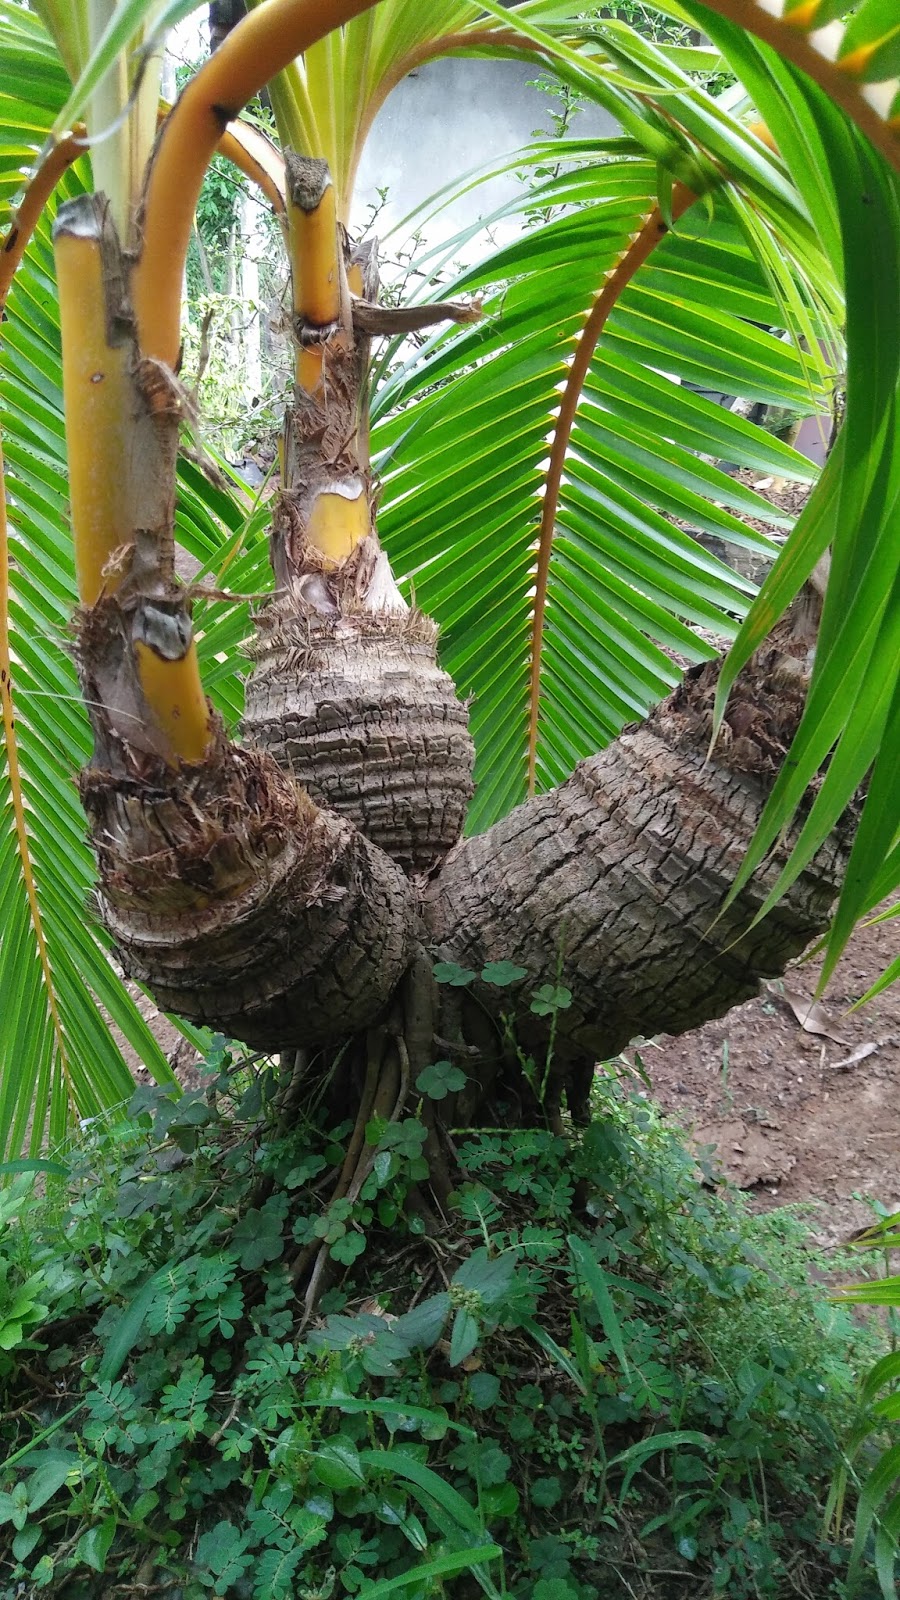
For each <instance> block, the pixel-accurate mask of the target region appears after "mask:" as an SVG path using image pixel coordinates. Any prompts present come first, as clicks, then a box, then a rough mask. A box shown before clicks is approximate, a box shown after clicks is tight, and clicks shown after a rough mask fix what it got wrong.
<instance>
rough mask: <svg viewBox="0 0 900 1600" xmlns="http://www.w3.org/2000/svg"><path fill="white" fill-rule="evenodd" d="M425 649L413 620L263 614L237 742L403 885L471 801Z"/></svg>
mask: <svg viewBox="0 0 900 1600" xmlns="http://www.w3.org/2000/svg"><path fill="white" fill-rule="evenodd" d="M327 582H328V580H327V578H326V577H325V576H324V575H323V577H322V585H323V590H324V588H325V585H326V584H327ZM436 641H437V629H436V628H435V626H434V624H433V623H432V622H431V621H430V620H429V619H428V618H427V617H424V616H423V615H422V614H421V613H420V612H416V611H388V610H381V611H374V612H372V611H369V610H364V609H361V608H359V607H355V608H353V609H344V610H342V609H340V606H339V603H338V601H337V600H336V601H335V606H334V614H333V615H332V616H331V617H329V616H327V615H323V614H322V611H321V610H319V611H316V610H313V609H312V608H310V609H309V610H307V612H306V614H305V615H304V614H303V612H302V611H300V610H298V609H297V608H296V607H291V608H290V609H289V610H287V611H285V610H283V609H282V608H280V607H278V606H274V607H272V608H270V609H269V610H268V611H266V612H263V613H262V615H261V616H260V617H259V619H258V635H257V641H256V644H255V648H254V655H255V666H254V670H253V672H252V674H251V676H250V678H249V680H248V683H247V696H246V706H245V711H244V720H243V730H244V734H245V737H246V738H248V739H249V740H250V741H252V743H254V744H256V745H258V746H260V747H261V748H263V749H265V750H268V751H269V752H270V754H271V755H273V756H274V758H275V760H276V761H277V762H278V764H279V766H281V767H283V768H284V769H285V770H286V771H288V772H291V773H292V774H293V776H294V777H295V778H296V779H297V781H298V782H299V783H302V784H303V785H304V787H305V788H306V789H307V790H308V791H309V793H310V795H312V797H313V799H315V800H317V801H319V802H320V803H321V804H322V805H327V806H330V807H331V808H332V809H333V810H334V811H336V812H338V814H339V815H341V816H345V817H349V818H350V819H352V821H354V822H355V823H356V825H357V826H358V827H359V828H361V830H362V831H363V833H365V834H366V836H367V838H370V839H372V840H373V841H374V842H375V843H376V844H378V845H379V846H380V847H381V849H382V850H384V851H386V852H387V854H388V855H389V856H391V857H392V858H393V859H394V860H395V861H397V862H398V863H399V864H400V865H401V866H402V867H403V869H404V871H405V872H407V873H409V874H416V873H421V872H426V871H428V870H430V869H431V868H432V867H433V866H434V865H435V863H436V862H437V861H439V860H441V859H442V858H443V856H445V855H446V853H447V851H448V850H449V849H450V848H451V846H452V845H454V844H455V843H456V841H457V839H458V838H459V836H460V834H461V833H462V829H463V823H464V821H465V814H466V807H467V805H468V803H469V799H470V797H471V793H472V765H473V747H472V741H471V738H470V736H469V731H468V717H467V714H466V709H465V706H464V705H463V704H462V703H461V701H460V700H459V699H458V697H457V694H456V690H455V688H454V685H453V682H452V680H451V679H450V678H449V677H448V675H447V673H445V672H442V671H441V669H440V667H439V666H438V664H437V659H436Z"/></svg>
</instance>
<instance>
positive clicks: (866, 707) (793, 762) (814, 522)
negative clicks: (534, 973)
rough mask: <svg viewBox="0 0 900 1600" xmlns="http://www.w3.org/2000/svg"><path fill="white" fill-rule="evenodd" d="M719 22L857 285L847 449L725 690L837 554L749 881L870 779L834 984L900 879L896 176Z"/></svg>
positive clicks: (838, 930)
mask: <svg viewBox="0 0 900 1600" xmlns="http://www.w3.org/2000/svg"><path fill="white" fill-rule="evenodd" d="M711 26H714V27H715V29H716V33H717V37H722V39H723V41H724V42H725V43H726V44H727V48H728V50H729V54H730V55H732V57H733V59H735V61H736V62H737V63H738V69H739V70H740V71H741V74H742V77H744V78H745V81H747V82H748V84H749V85H750V86H751V88H752V92H753V93H754V95H755V96H756V97H757V98H758V100H759V103H760V106H761V107H762V109H763V110H764V112H765V114H766V115H767V117H771V119H772V125H773V129H774V131H775V132H776V134H777V137H778V138H779V140H780V141H783V144H784V147H785V148H786V149H789V150H790V151H791V152H792V155H793V160H794V172H795V175H796V177H797V181H798V184H799V185H800V186H801V188H802V189H803V190H805V191H806V192H807V193H808V194H810V195H812V194H813V193H816V194H821V192H822V190H823V188H824V189H825V190H826V192H827V196H828V201H829V205H828V209H829V211H830V213H831V214H832V215H833V216H834V218H835V222H836V230H835V237H834V239H833V241H832V243H831V249H832V252H833V254H834V256H835V257H836V260H835V267H836V269H837V270H838V271H841V270H842V271H843V274H844V279H845V285H846V297H847V346H848V362H847V408H846V420H845V423H844V427H843V430H842V435H841V439H840V451H838V450H835V452H834V455H833V456H832V459H831V462H830V463H829V467H828V470H827V471H826V473H824V474H823V477H822V481H821V483H820V485H819V488H818V491H817V494H816V495H815V496H814V497H813V500H812V501H811V503H810V505H809V507H808V508H807V511H806V513H805V515H804V516H803V517H802V518H801V519H800V522H799V524H798V527H797V530H796V533H795V535H794V537H793V540H792V541H791V544H790V545H789V546H788V549H787V550H786V551H785V554H784V556H783V557H782V559H781V561H780V562H779V563H778V564H777V566H776V567H775V569H774V570H773V572H772V574H771V577H770V579H769V581H768V583H767V584H766V585H765V587H764V588H763V591H762V593H761V594H760V597H759V601H758V602H757V604H756V605H755V606H754V608H753V610H752V612H751V614H750V616H749V617H748V619H747V624H746V626H745V628H744V630H743V631H742V634H741V636H740V638H739V640H738V642H737V645H736V647H735V650H734V652H733V654H732V658H731V659H730V660H729V662H728V663H727V666H726V671H725V673H724V674H723V681H722V685H721V692H720V697H721V698H724V696H725V694H727V692H728V689H729V687H730V685H731V683H732V682H733V681H734V677H735V676H736V673H737V671H738V670H739V669H740V666H741V665H742V664H743V662H744V661H745V660H746V659H747V656H748V655H749V653H750V652H751V651H752V650H753V649H754V648H755V646H756V643H757V642H758V641H759V640H760V639H761V638H762V637H764V636H765V633H766V632H767V631H768V629H769V628H770V627H771V625H772V622H773V621H774V620H775V618H776V617H777V616H778V615H779V614H780V613H781V611H782V610H783V609H784V607H785V605H786V604H787V603H788V601H789V600H790V599H791V598H792V597H793V595H794V594H795V593H796V592H797V589H798V588H799V585H800V584H801V583H802V582H803V580H804V579H805V578H806V576H807V575H808V574H809V572H810V571H811V569H812V566H813V565H814V563H815V561H816V559H817V558H818V556H819V555H820V554H821V553H822V552H823V551H824V550H825V549H827V548H828V547H829V546H830V548H831V573H830V578H829V582H828V589H827V594H826V598H825V605H824V611H823V616H822V623H821V627H820V630H819V637H818V641H817V648H816V660H815V668H814V672H813V678H812V683H811V685H810V693H809V698H808V702H807V708H806V713H805V716H804V719H803V722H802V723H801V726H800V729H799V731H798V734H797V737H796V739H795V742H794V745H793V746H792V748H791V752H790V757H789V760H788V762H786V764H785V768H784V770H783V772H782V774H781V776H780V778H779V780H778V783H777V784H776V786H775V790H774V792H773V794H772V797H771V800H770V802H769V805H768V807H767V809H766V812H765V814H764V816H763V818H762V822H761V824H760V829H759V832H758V834H757V837H756V839H755V840H754V842H753V845H752V847H751V850H750V852H749V853H748V857H747V860H746V862H745V863H744V866H743V868H742V872H741V876H740V879H739V883H741V882H744V881H745V880H746V878H747V877H748V876H749V875H750V873H751V872H752V871H753V870H754V869H755V867H756V866H757V865H758V863H759V862H760V860H761V859H762V858H763V856H764V854H765V852H766V851H767V849H768V848H769V846H770V844H771V843H772V841H773V840H774V839H775V838H776V837H777V836H778V835H779V834H780V833H781V831H782V830H783V829H784V828H785V827H786V825H787V823H788V822H789V821H790V819H791V817H792V816H793V815H794V814H795V812H796V810H797V808H798V806H799V805H800V804H801V801H802V800H803V797H804V795H805V793H806V791H807V790H808V788H809V786H810V785H811V784H815V785H816V786H817V792H816V796H815V800H814V802H813V804H812V806H811V808H810V810H809V813H808V815H807V817H806V820H805V823H804V826H803V828H802V831H801V834H800V837H799V839H798V842H797V846H796V848H795V850H794V851H793V853H792V855H791V858H790V860H789V861H788V863H787V866H786V867H785V870H784V873H783V874H782V876H781V878H780V879H779V882H778V883H777V885H776V886H775V888H774V890H773V897H774V896H775V895H776V894H781V893H783V891H784V889H785V888H786V886H787V884H788V883H790V882H791V881H793V880H794V879H795V878H796V877H797V876H798V874H799V873H800V872H801V871H802V870H803V867H804V866H805V864H806V862H807V861H808V860H809V859H810V856H811V854H812V853H814V851H815V850H816V849H817V848H818V846H819V845H820V843H821V842H822V840H823V839H824V838H825V837H826V836H827V834H828V833H829V832H830V831H831V829H832V827H833V826H834V825H835V823H836V821H837V819H838V818H839V817H840V816H841V814H842V813H843V812H844V811H845V810H846V808H847V807H848V805H850V803H851V801H853V799H854V796H856V795H857V793H858V791H859V789H860V786H861V785H862V784H863V783H864V781H866V780H867V783H868V795H867V798H866V801H865V805H864V807H863V811H862V816H861V819H860V823H859V827H858V830H857V833H856V838H855V841H854V846H853V851H852V854H851V858H850V863H849V867H848V871H847V875H846V879H845V883H844V888H843V892H842V895H841V900H840V904H839V907H838V911H837V915H836V918H835V923H834V926H833V929H832V933H831V937H830V940H829V945H828V950H827V954H826V959H825V963H824V967H823V973H822V979H821V982H822V984H823V985H824V983H826V982H827V980H828V977H829V976H830V974H831V972H832V971H833V970H834V966H835V964H836V962H837V960H838V958H839V956H840V953H841V951H842V949H843V948H844V946H845V945H846V942H847V939H848V938H849V936H850V934H851V932H852V930H853V927H854V926H855V923H856V921H857V920H858V918H859V917H860V916H861V915H863V914H865V913H866V912H867V911H870V910H871V909H872V908H873V906H874V905H875V904H877V902H878V900H879V899H880V898H881V897H882V896H884V895H885V894H887V893H889V892H890V891H891V890H892V889H893V888H895V887H896V885H897V883H898V882H900V860H898V852H897V849H896V846H897V843H898V830H897V823H896V815H897V811H896V795H895V782H894V774H895V773H896V767H897V760H898V754H900V671H898V662H900V633H898V621H897V619H898V616H900V604H898V601H900V323H898V318H897V306H898V304H900V177H898V175H897V173H896V172H892V171H891V170H890V169H889V167H888V166H887V164H886V162H884V161H883V159H882V158H881V157H880V156H879V155H878V154H877V153H876V152H875V151H873V150H872V148H871V147H870V146H869V145H868V144H867V142H866V140H865V139H864V138H863V137H862V135H860V134H859V133H858V132H857V131H856V130H855V129H854V128H853V127H852V126H851V125H850V124H849V123H848V122H847V120H846V118H845V117H844V116H843V115H842V114H841V113H840V112H839V111H838V110H837V109H836V108H835V107H834V106H833V105H831V104H830V102H829V101H828V100H827V99H826V98H825V96H824V95H823V94H822V93H821V91H820V90H818V89H816V88H815V87H814V86H813V85H811V84H809V83H808V82H806V81H805V80H804V79H803V78H802V77H801V76H800V74H798V73H797V72H796V71H795V70H794V69H793V68H790V67H787V66H785V65H784V64H783V63H782V62H779V61H778V60H777V59H776V58H775V56H774V54H773V52H771V51H770V50H768V49H767V48H766V47H765V46H764V45H761V44H758V43H756V41H753V40H748V39H745V38H744V37H742V36H741V35H740V34H739V33H738V32H737V30H730V29H727V28H725V27H723V25H720V24H719V23H718V22H717V21H716V22H714V23H713V24H711ZM765 909H767V907H764V908H763V911H761V913H760V914H761V915H763V914H764V911H765Z"/></svg>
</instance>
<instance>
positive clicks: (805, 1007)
mask: <svg viewBox="0 0 900 1600" xmlns="http://www.w3.org/2000/svg"><path fill="white" fill-rule="evenodd" d="M769 992H770V994H773V995H775V996H777V998H778V999H779V1000H783V1001H784V1003H785V1005H787V1006H789V1007H790V1009H791V1011H792V1012H793V1013H794V1016H795V1017H796V1018H797V1021H798V1022H799V1024H800V1026H801V1028H802V1029H803V1031H804V1033H816V1034H819V1035H821V1037H822V1038H824V1039H833V1040H834V1042H835V1044H850V1043H851V1041H850V1040H849V1039H848V1038H847V1036H846V1034H843V1033H841V1032H840V1031H839V1028H838V1024H837V1022H836V1021H835V1020H834V1018H833V1017H832V1016H831V1014H830V1013H829V1012H828V1011H827V1010H826V1008H825V1007H824V1006H823V1005H822V1003H821V1001H819V1000H811V999H810V997H809V995H808V994H800V993H799V991H798V990H796V989H789V988H788V987H787V985H786V984H785V985H783V986H782V987H781V988H778V989H775V988H772V987H770V989H769Z"/></svg>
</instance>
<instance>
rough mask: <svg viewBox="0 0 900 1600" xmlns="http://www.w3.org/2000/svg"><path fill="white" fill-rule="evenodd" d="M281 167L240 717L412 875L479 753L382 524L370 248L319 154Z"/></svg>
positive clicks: (459, 805) (251, 734)
mask: <svg viewBox="0 0 900 1600" xmlns="http://www.w3.org/2000/svg"><path fill="white" fill-rule="evenodd" d="M287 168H288V175H289V179H290V207H289V216H290V227H291V243H292V265H293V273H294V285H293V288H294V335H295V342H296V383H295V388H294V397H293V405H292V407H291V409H290V411H289V413H288V416H287V419H286V423H285V435H284V451H283V463H284V470H283V484H282V493H281V497H280V501H279V505H278V509H277V511H276V514H275V517H274V520H273V528H272V540H271V552H272V566H273V569H274V572H275V580H276V585H277V595H276V598H275V601H274V602H273V604H272V605H271V606H270V607H269V608H268V609H267V610H266V611H264V612H263V614H262V616H261V617H260V619H259V632H258V638H257V643H256V648H255V652H254V654H255V660H256V665H255V668H254V671H253V673H252V675H251V677H250V679H249V682H248V684H247V698H246V709H245V714H244V725H243V729H244V734H245V736H246V737H247V738H248V739H249V740H251V741H252V742H253V743H255V744H257V745H259V746H261V747H262V748H263V749H266V750H268V751H270V752H271V754H272V755H273V756H274V757H275V759H276V760H277V761H278V762H279V764H280V765H281V766H283V767H285V768H286V769H287V770H288V771H290V772H292V773H293V775H294V777H295V778H296V779H297V780H298V782H300V783H302V784H303V786H304V787H305V788H306V789H307V790H308V792H309V793H310V794H311V795H312V797H313V798H314V799H315V800H317V801H319V802H320V803H321V804H323V805H327V806H330V807H332V808H333V809H334V810H335V811H337V812H338V813H340V815H342V816H345V817H348V818H349V819H351V820H352V821H353V822H355V823H356V824H357V826H358V827H359V828H361V829H362V831H363V832H364V833H365V834H366V835H367V837H368V838H370V839H372V840H373V841H374V842H375V843H376V844H378V845H379V846H380V847H381V849H382V850H384V851H386V852H387V854H388V855H389V856H391V857H392V858H393V859H394V860H395V861H397V862H398V863H399V864H400V865H401V866H402V867H403V869H404V871H406V872H407V873H410V874H417V873H422V872H426V871H428V870H430V869H431V868H432V867H433V866H434V865H435V863H436V862H438V861H439V860H441V859H442V858H443V856H445V855H446V853H447V851H448V850H449V849H450V848H451V846H452V845H453V844H455V842H456V840H457V839H458V838H459V836H460V834H461V832H462V828H463V822H464V820H465V813H466V807H467V805H468V802H469V799H470V797H471V793H472V767H473V762H474V751H473V748H472V741H471V739H470V737H469V732H468V719H467V716H466V711H465V707H464V706H463V705H462V704H461V703H460V701H459V700H458V698H457V695H456V690H455V688H454V685H453V683H452V681H451V679H450V678H449V677H448V676H447V674H446V673H444V672H442V671H441V670H440V668H439V667H438V665H437V660H436V654H435V652H436V629H435V628H434V625H433V624H432V623H431V622H430V621H429V620H428V618H427V617H423V616H422V615H421V614H420V613H418V612H416V611H410V609H409V607H408V606H407V604H406V602H405V601H404V600H403V598H402V596H401V594H400V592H399V590H398V588H397V585H396V583H395V582H394V578H393V574H392V573H391V569H390V564H389V562H388V559H387V556H386V555H385V553H384V551H383V550H382V549H381V546H380V544H379V542H378V535H377V532H376V527H375V507H374V492H373V484H372V474H371V470H370V466H369V442H368V402H367V384H368V367H369V343H370V340H369V336H368V335H367V334H366V333H364V332H360V331H359V330H358V329H356V328H355V327H354V318H353V306H354V304H361V305H368V306H371V305H372V304H373V303H374V302H375V300H376V298H377V293H378V270H377V262H376V258H375V251H374V247H373V246H372V245H370V244H363V245H358V246H356V247H354V248H350V247H349V246H348V244H347V242H346V238H345V236H344V233H343V229H342V228H341V227H340V225H339V224H338V223H337V221H336V218H335V216H334V196H333V190H332V188H331V184H330V178H329V174H328V168H327V166H326V164H325V162H323V161H311V160H303V159H300V158H299V157H297V156H295V155H294V154H293V153H292V152H287ZM452 309H453V312H454V314H456V312H458V311H459V308H458V307H454V308H452Z"/></svg>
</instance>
